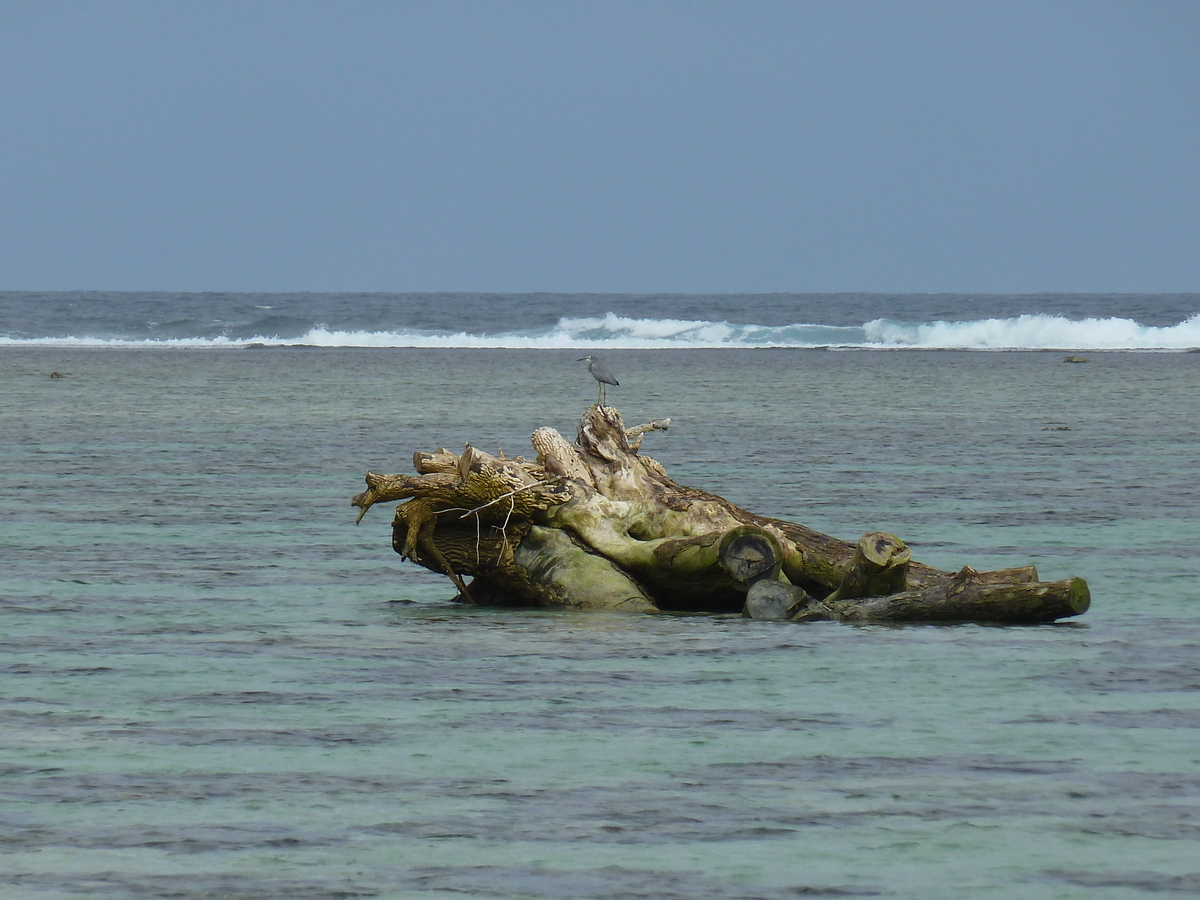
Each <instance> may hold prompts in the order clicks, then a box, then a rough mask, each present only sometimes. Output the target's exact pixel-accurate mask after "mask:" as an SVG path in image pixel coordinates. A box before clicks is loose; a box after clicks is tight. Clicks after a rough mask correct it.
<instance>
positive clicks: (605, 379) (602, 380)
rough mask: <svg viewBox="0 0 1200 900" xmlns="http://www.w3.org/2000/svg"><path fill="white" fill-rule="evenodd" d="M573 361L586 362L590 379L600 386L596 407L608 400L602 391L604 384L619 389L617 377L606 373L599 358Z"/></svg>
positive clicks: (589, 357)
mask: <svg viewBox="0 0 1200 900" xmlns="http://www.w3.org/2000/svg"><path fill="white" fill-rule="evenodd" d="M575 361H576V362H584V361H586V362H587V364H588V371H589V372H591V373H592V377H593V378H595V379H596V381H597V382H598V383H599V384H600V393H599V394H598V395H597V396H596V405H597V406H600V405H601V404H602V403H604V401H605V400H607V399H608V396H607V394H605V391H604V386H605V385H606V384H615V385H617V386H618V387H619V386H620V384H621V382H619V381H617V376H615V375H614V374H613V373H612V372H610V371H608V366H606V365H605V364H604V363H603V362H601V361H600V359H599V357H596V356H583V357H580V358H579V359H577V360H575Z"/></svg>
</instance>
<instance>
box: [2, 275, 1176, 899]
mask: <svg viewBox="0 0 1200 900" xmlns="http://www.w3.org/2000/svg"><path fill="white" fill-rule="evenodd" d="M263 307H272V308H271V309H265V308H263ZM1197 310H1200V298H1197V297H1194V296H1193V297H1179V296H1175V297H1145V296H1140V297H1123V298H1114V297H1107V298H1105V297H1069V296H1068V297H1061V296H1060V297H1054V298H1028V297H1007V298H995V297H993V298H945V297H882V296H878V295H866V296H858V295H854V296H842V297H812V296H808V297H804V296H800V297H791V298H789V297H780V296H773V297H760V298H755V297H743V298H717V297H691V298H680V297H657V298H654V297H650V298H647V297H642V298H634V297H585V298H571V297H556V296H550V295H520V296H517V295H500V296H494V297H488V296H483V295H470V296H465V295H454V296H450V295H441V296H432V297H430V296H424V297H422V296H416V295H409V296H402V297H387V296H381V295H369V296H365V297H354V296H346V295H234V296H222V295H179V296H158V295H97V294H53V295H30V294H0V312H2V313H3V315H4V317H3V318H2V319H0V334H2V335H3V338H2V340H3V341H4V346H3V347H0V391H2V393H3V396H2V398H0V896H3V897H5V898H9V897H11V898H22V900H24V898H50V897H77V896H89V897H100V898H109V897H112V898H118V897H120V898H125V897H130V898H133V897H136V898H142V897H147V898H148V897H164V896H169V897H181V898H199V897H232V898H259V897H261V898H274V897H289V898H305V897H312V898H324V897H439V896H441V897H462V896H479V897H504V898H564V900H565V898H571V900H575V898H618V897H619V898H709V897H711V898H766V900H774V898H785V897H796V896H831V897H856V896H863V897H897V898H900V897H903V898H908V897H912V898H917V897H920V898H927V897H928V898H947V900H949V898H955V900H957V898H961V897H984V898H988V897H995V898H1009V897H1019V898H1026V897H1028V898H1048V900H1049V898H1076V897H1078V898H1083V897H1088V898H1089V900H1090V898H1096V897H1102V898H1124V897H1143V896H1145V897H1149V896H1181V897H1183V896H1195V895H1197V894H1200V862H1198V860H1200V585H1198V583H1197V577H1196V565H1197V553H1196V550H1195V548H1196V546H1197V544H1198V542H1200V511H1198V508H1200V503H1198V496H1197V495H1198V492H1197V488H1196V481H1197V474H1198V472H1200V440H1198V431H1200V426H1198V425H1197V408H1196V407H1197V402H1196V387H1197V382H1198V378H1200V354H1197V353H1188V352H1183V351H1184V350H1185V349H1187V347H1189V346H1192V345H1194V344H1196V343H1200V340H1196V339H1194V338H1191V337H1190V335H1191V334H1192V332H1191V331H1190V330H1189V329H1192V328H1193V327H1194V323H1195V317H1194V314H1195V313H1196V312H1197ZM272 317H274V318H272ZM268 320H270V321H268ZM879 320H882V321H884V322H886V323H892V324H893V325H894V326H895V327H896V328H898V329H900V333H903V334H907V335H909V336H910V337H912V340H910V341H909V342H908V343H902V342H897V341H892V342H891V343H880V342H879V341H873V340H871V339H869V338H870V336H869V335H868V330H869V327H871V323H872V322H876V321H879ZM271 322H274V327H272V324H271ZM150 323H156V324H150ZM163 323H174V324H169V325H165V324H163ZM264 323H265V324H264ZM939 323H942V324H939ZM996 323H998V324H996ZM1051 325H1053V327H1055V328H1057V329H1058V331H1057V332H1055V335H1056V336H1052V335H1050V332H1049V331H1048V330H1047V329H1048V328H1050V326H1051ZM878 327H883V326H878ZM889 327H891V326H889ZM838 329H841V331H838V332H837V334H839V335H840V336H841V338H842V339H839V340H822V339H821V338H828V337H830V335H831V334H833V330H838ZM956 329H957V330H956ZM1156 329H1157V330H1156ZM785 332H786V333H785ZM996 333H1003V334H1006V335H1007V338H1006V340H1008V341H1009V342H1014V341H1015V343H1016V345H1017V346H1026V347H1027V349H1025V350H1018V351H1010V352H987V350H986V349H985V348H986V347H987V346H990V345H989V344H988V341H989V340H990V339H989V338H987V337H986V336H987V335H988V334H996ZM948 334H949V335H953V336H955V338H954V339H953V340H950V339H946V337H945V336H946V335H948ZM1063 334H1065V335H1067V338H1066V339H1064V338H1063V337H1062V335H1063ZM1122 334H1123V335H1124V338H1123V339H1124V340H1125V342H1126V343H1127V344H1129V345H1130V346H1129V347H1125V348H1112V346H1111V345H1112V343H1113V341H1114V340H1117V339H1116V338H1114V337H1113V335H1118V336H1119V335H1122ZM330 335H332V336H334V337H328V336H330ZM337 335H342V338H341V342H342V343H345V344H353V345H354V346H332V345H333V344H337V343H338V342H339V341H338V339H337V338H336V336H337ZM755 335H757V337H756V336H755ZM919 335H925V336H924V337H913V336H919ZM938 335H940V336H941V337H940V338H938V337H937V336H938ZM781 336H782V337H781ZM785 338H786V339H785ZM809 338H812V339H811V340H810V339H809ZM922 341H924V342H925V343H921V342H922ZM322 342H325V343H327V344H331V346H323V347H321V346H312V345H313V344H319V343H322ZM1001 343H1003V341H1002V342H1001ZM1117 343H1120V340H1117ZM464 344H471V346H456V345H464ZM681 344H682V346H681ZM1146 344H1154V345H1156V347H1157V349H1156V350H1155V351H1147V350H1144V349H1140V348H1142V347H1144V346H1145V345H1146ZM372 345H373V346H372ZM964 345H965V346H969V347H972V348H973V349H949V348H951V347H961V346H964ZM884 346H887V347H891V348H893V349H882V348H883V347H884ZM919 346H925V347H927V348H929V349H920V350H918V349H905V350H900V349H895V348H898V347H910V348H911V347H919ZM1045 346H1053V347H1054V349H1041V350H1037V349H1029V348H1037V347H1045ZM473 347H474V348H477V349H474V348H473ZM819 347H831V348H834V349H818V348H819ZM933 347H942V349H932V348H933ZM1106 347H1107V348H1109V349H1100V348H1106ZM519 348H525V349H519ZM597 349H598V350H599V351H600V352H602V353H603V354H604V355H605V359H606V362H607V363H608V364H609V366H610V368H612V369H613V370H614V371H615V372H616V374H617V376H618V378H619V379H620V381H621V385H620V386H619V387H614V388H610V391H609V400H610V402H612V403H613V404H614V405H616V406H618V407H619V408H620V409H621V411H622V412H623V414H624V416H625V419H626V422H627V423H628V424H635V423H637V422H641V421H649V420H650V419H655V418H664V417H666V416H670V417H671V418H672V425H671V429H670V431H668V432H666V433H658V432H656V433H653V434H651V435H649V436H647V438H646V442H645V444H644V447H643V450H644V452H645V453H647V454H649V455H652V456H654V457H655V458H656V459H658V460H659V461H660V462H662V463H663V464H664V465H665V466H666V467H667V470H668V472H669V473H670V474H671V475H672V476H673V477H674V478H676V479H677V480H678V481H680V482H682V483H684V484H690V485H695V486H697V487H701V488H705V489H707V490H710V491H714V492H716V493H720V494H722V495H723V496H725V497H727V498H728V499H730V500H731V501H733V502H735V503H738V504H739V505H742V506H744V507H746V508H748V509H751V510H753V511H755V512H759V513H762V514H765V515H772V516H778V517H783V518H789V519H793V520H796V521H799V522H803V523H805V524H807V525H810V526H812V527H815V528H818V529H820V530H822V531H826V532H828V533H831V534H835V535H837V536H839V537H843V538H846V539H851V540H853V539H855V538H856V537H857V536H858V535H859V534H861V533H862V532H864V531H867V530H874V529H882V530H887V531H892V532H894V533H896V534H898V535H900V536H901V537H902V538H904V539H905V540H906V541H907V542H908V543H909V544H910V545H911V546H912V547H913V550H914V555H915V556H916V558H918V559H920V560H922V561H924V562H927V563H930V564H933V565H937V566H940V567H943V568H958V567H960V566H962V565H965V564H970V565H972V566H974V567H976V568H978V569H983V568H997V567H1004V566H1015V565H1024V564H1028V563H1033V564H1036V565H1037V566H1038V569H1039V572H1040V574H1041V577H1042V578H1044V579H1058V578H1065V577H1068V576H1072V575H1080V576H1083V577H1084V578H1086V579H1087V580H1088V582H1089V584H1090V586H1091V590H1092V597H1093V605H1092V608H1091V610H1090V611H1089V612H1087V613H1086V614H1085V615H1084V616H1082V617H1080V618H1078V619H1074V620H1070V621H1066V622H1062V623H1059V624H1056V625H1049V626H1037V627H984V626H973V625H958V626H919V625H909V626H890V627H889V626H857V627H854V626H844V625H837V624H831V623H821V624H809V625H792V624H787V623H766V622H755V621H750V620H743V619H740V618H738V617H729V616H676V615H660V616H650V615H622V614H582V613H574V612H557V611H536V610H531V611H512V610H489V609H471V608H466V607H461V606H457V605H454V604H452V603H450V602H449V601H450V598H451V597H452V595H453V594H454V589H453V586H452V585H450V584H449V582H448V581H447V580H446V579H445V578H443V577H441V576H438V575H435V574H433V573H430V572H426V571H425V570H423V569H420V568H417V567H415V566H413V565H411V564H409V563H405V562H402V561H400V559H399V557H398V556H397V555H396V554H395V553H394V552H393V551H392V550H391V547H390V528H389V522H390V508H388V507H379V508H374V509H372V510H370V511H369V512H368V513H367V515H366V517H365V518H364V520H363V522H362V524H360V525H358V526H355V525H354V524H353V521H354V515H355V513H356V510H354V509H352V508H351V507H350V506H349V498H350V497H351V496H352V495H353V494H354V493H357V492H358V491H359V490H361V489H362V476H363V473H364V472H365V471H366V470H368V469H375V470H380V471H408V470H409V469H410V465H411V464H410V457H411V454H412V452H413V451H414V450H433V449H435V448H436V447H438V446H446V447H449V448H451V449H454V450H458V449H461V446H462V445H463V443H465V442H467V441H471V442H473V443H474V444H475V445H477V446H479V447H481V448H482V449H485V450H488V451H490V452H496V451H497V450H498V449H502V450H503V451H504V452H505V453H507V454H509V455H516V454H520V453H525V454H530V455H532V449H531V448H530V446H529V444H528V438H529V434H530V433H531V432H532V431H533V430H534V429H535V428H537V427H539V426H543V425H550V426H553V427H556V428H558V429H559V430H560V431H562V432H563V433H564V434H565V435H567V436H568V437H570V436H572V435H573V433H574V423H575V421H576V419H577V418H578V416H579V414H580V413H581V412H582V411H583V410H584V408H585V407H586V406H587V405H588V404H589V403H591V402H593V401H594V399H595V394H594V391H595V384H594V382H593V381H592V380H591V379H590V378H589V377H588V375H587V372H586V368H585V364H584V363H579V362H577V361H576V360H577V358H578V357H579V356H583V355H584V354H585V353H587V352H590V351H592V350H597ZM1067 355H1082V356H1084V357H1085V358H1086V359H1088V360H1089V362H1087V363H1086V364H1070V363H1066V362H1064V359H1065V357H1066V356H1067ZM53 372H59V373H60V374H61V375H62V376H63V377H60V378H52V377H50V376H51V373H53Z"/></svg>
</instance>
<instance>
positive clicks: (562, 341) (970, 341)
mask: <svg viewBox="0 0 1200 900" xmlns="http://www.w3.org/2000/svg"><path fill="white" fill-rule="evenodd" d="M3 346H47V347H51V346H52V347H157V348H185V349H186V348H239V347H249V346H273V347H289V346H308V347H443V348H496V349H520V350H552V349H577V348H578V349H586V348H609V349H619V350H652V349H689V348H692V349H695V348H754V347H797V348H813V347H831V348H844V349H872V350H898V349H916V350H1191V349H1195V348H1200V313H1197V314H1195V315H1192V316H1191V317H1189V318H1188V319H1186V320H1184V321H1182V322H1180V323H1179V324H1177V325H1169V326H1151V325H1141V324H1139V323H1138V322H1136V321H1134V320H1133V319H1123V318H1089V319H1068V318H1065V317H1063V316H1052V315H1040V314H1039V315H1022V316H1016V317H1013V318H1006V319H979V320H973V321H964V322H946V321H936V322H901V321H894V320H890V319H873V320H872V321H870V322H866V323H864V324H862V325H858V326H835V325H818V324H809V323H800V324H795V325H778V326H768V325H745V324H733V323H730V322H710V321H703V320H688V319H638V318H632V317H627V316H618V315H616V314H614V313H608V314H607V315H604V316H597V317H592V318H562V319H559V320H558V322H557V323H556V324H555V325H553V326H551V327H549V328H542V329H528V330H520V331H511V332H504V333H496V334H473V333H470V332H466V331H462V332H458V333H453V334H452V333H449V332H438V331H431V330H421V329H397V330H380V331H358V330H341V329H337V328H330V327H328V326H326V325H323V324H321V325H313V326H312V327H311V328H309V329H308V330H307V331H306V332H305V333H303V334H301V335H298V336H294V337H279V336H268V335H262V334H254V335H247V336H237V335H232V334H223V335H220V336H216V337H176V338H161V339H154V338H141V337H138V338H134V337H89V336H63V337H34V338H13V337H2V336H0V347H3Z"/></svg>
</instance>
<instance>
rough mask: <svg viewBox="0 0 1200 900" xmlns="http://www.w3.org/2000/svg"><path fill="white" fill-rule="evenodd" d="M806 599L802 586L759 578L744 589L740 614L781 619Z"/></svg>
mask: <svg viewBox="0 0 1200 900" xmlns="http://www.w3.org/2000/svg"><path fill="white" fill-rule="evenodd" d="M808 599H809V597H808V594H806V593H805V591H804V588H801V587H796V586H795V585H794V584H787V583H786V582H783V581H776V580H775V579H773V578H760V579H758V581H756V582H754V583H753V584H752V585H750V589H749V590H747V591H746V606H745V608H744V609H743V610H742V615H744V616H746V617H748V618H751V619H772V620H775V621H783V620H785V619H789V618H791V617H792V616H793V615H795V614H796V613H797V612H799V611H800V610H801V609H803V608H804V605H805V603H806V602H807V601H808Z"/></svg>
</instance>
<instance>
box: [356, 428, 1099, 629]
mask: <svg viewBox="0 0 1200 900" xmlns="http://www.w3.org/2000/svg"><path fill="white" fill-rule="evenodd" d="M669 425H670V419H666V420H663V421H656V422H650V423H647V424H645V425H638V426H636V427H634V428H628V429H627V428H626V427H625V425H624V423H623V422H622V420H621V414H620V413H619V412H618V411H617V410H616V409H615V408H613V407H611V406H603V405H600V404H596V405H593V406H591V407H589V408H588V410H587V411H586V412H585V413H584V414H583V416H582V417H581V418H580V420H579V428H578V432H577V434H576V439H575V441H574V442H573V443H572V442H569V441H567V440H566V439H565V438H564V437H563V436H562V435H561V434H559V433H558V432H557V431H555V430H554V429H552V428H539V429H538V430H537V431H536V432H534V434H533V437H532V443H533V446H534V449H535V450H536V451H537V457H536V459H533V460H526V459H524V458H522V457H516V458H506V457H504V456H503V455H500V456H492V455H491V454H488V453H484V452H482V451H480V450H478V449H476V448H474V447H472V446H471V445H470V444H468V445H467V446H466V449H465V450H464V451H463V452H462V454H454V453H451V452H450V451H448V450H445V449H439V450H437V451H436V452H434V453H422V452H418V453H416V454H415V455H414V457H413V465H414V468H415V469H416V471H417V474H416V475H380V474H377V473H375V472H368V473H367V476H366V481H367V489H366V490H365V491H363V492H362V493H361V494H359V495H357V496H356V497H355V498H354V499H353V500H352V501H351V503H352V504H353V505H354V506H357V507H359V509H360V512H359V515H358V519H359V520H360V521H361V519H362V517H363V515H364V514H365V513H366V512H367V510H368V509H370V508H371V506H372V505H374V504H376V503H382V502H388V501H396V500H402V501H405V502H403V503H401V504H400V505H399V506H397V508H396V515H395V519H394V520H393V523H392V546H393V548H394V549H395V550H396V552H397V553H399V554H400V555H401V556H402V557H404V558H406V559H410V560H412V561H413V562H415V563H417V564H418V565H421V566H424V567H425V568H427V569H431V570H433V571H435V572H440V573H443V574H445V575H446V576H447V577H449V578H450V579H451V581H453V582H454V585H455V587H456V588H457V589H458V593H459V599H460V600H462V601H463V602H467V603H474V604H498V605H513V606H562V607H575V608H580V609H608V610H631V611H639V612H653V611H682V612H723V613H730V612H741V613H742V614H744V615H748V616H751V617H754V618H764V619H788V620H791V621H797V622H804V621H813V620H822V619H824V620H835V621H846V622H876V621H884V622H896V621H960V622H963V621H969V622H1049V621H1053V620H1055V619H1060V618H1066V617H1069V616H1077V615H1080V614H1081V613H1083V612H1085V611H1086V610H1087V608H1088V605H1089V603H1090V596H1089V593H1088V588H1087V584H1086V583H1085V582H1084V581H1083V579H1080V578H1071V579H1065V580H1063V581H1053V582H1040V581H1038V580H1037V572H1036V570H1035V569H1034V568H1033V567H1032V566H1027V567H1023V568H1018V569H1004V570H1001V571H994V572H976V571H975V570H974V569H972V568H970V567H966V568H964V569H962V570H961V571H959V572H957V573H953V572H947V571H943V570H940V569H935V568H933V567H931V566H927V565H924V564H922V563H919V562H917V561H916V560H913V559H912V558H911V555H910V552H909V549H908V547H907V546H906V545H905V543H904V542H903V541H902V540H900V539H899V538H897V537H896V536H895V535H890V534H886V533H883V532H868V533H867V534H864V535H863V536H862V538H861V539H860V540H859V541H858V542H856V543H851V542H847V541H842V540H839V539H837V538H834V537H830V536H829V535H826V534H822V533H820V532H818V531H814V530H812V529H810V528H806V527H804V526H803V525H798V524H795V523H792V522H785V521H781V520H778V519H771V518H767V517H765V516H758V515H755V514H754V513H751V512H748V511H746V510H744V509H741V508H739V507H737V506H735V505H734V504H732V503H730V502H729V501H727V500H725V499H724V498H722V497H718V496H716V495H715V494H709V493H706V492H705V491H701V490H697V489H695V488H689V487H684V486H683V485H680V484H677V483H676V482H674V481H672V480H671V478H670V477H668V475H667V473H666V471H665V470H664V469H663V467H662V466H661V465H660V464H659V463H658V462H657V461H655V460H654V459H652V458H651V457H649V456H644V455H642V454H641V452H640V448H641V444H642V440H643V438H644V437H645V435H646V434H648V433H650V432H653V431H665V430H667V428H668V426H669ZM468 577H470V578H471V581H470V583H469V584H468V583H467V582H466V580H465V579H466V578H468Z"/></svg>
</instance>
